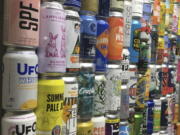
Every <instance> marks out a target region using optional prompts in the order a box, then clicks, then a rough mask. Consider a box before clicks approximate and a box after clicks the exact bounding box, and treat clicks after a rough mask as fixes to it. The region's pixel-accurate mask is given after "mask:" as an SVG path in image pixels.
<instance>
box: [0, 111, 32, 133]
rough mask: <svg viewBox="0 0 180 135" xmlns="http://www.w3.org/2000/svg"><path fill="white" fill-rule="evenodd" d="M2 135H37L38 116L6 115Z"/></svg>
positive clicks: (24, 114)
mask: <svg viewBox="0 0 180 135" xmlns="http://www.w3.org/2000/svg"><path fill="white" fill-rule="evenodd" d="M1 129H2V132H1V134H2V135H35V134H36V115H35V113H33V112H29V113H6V114H5V115H4V116H3V118H2V120H1Z"/></svg>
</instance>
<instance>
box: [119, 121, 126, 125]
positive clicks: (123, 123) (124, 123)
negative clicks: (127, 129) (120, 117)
mask: <svg viewBox="0 0 180 135" xmlns="http://www.w3.org/2000/svg"><path fill="white" fill-rule="evenodd" d="M119 125H120V126H121V125H122V126H123V125H128V122H127V121H120V123H119Z"/></svg>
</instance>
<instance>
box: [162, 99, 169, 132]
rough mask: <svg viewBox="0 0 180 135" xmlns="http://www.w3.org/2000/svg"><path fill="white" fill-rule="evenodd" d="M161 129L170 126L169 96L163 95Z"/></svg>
mask: <svg viewBox="0 0 180 135" xmlns="http://www.w3.org/2000/svg"><path fill="white" fill-rule="evenodd" d="M160 99H161V130H166V129H167V127H168V105H167V98H166V97H161V98H160Z"/></svg>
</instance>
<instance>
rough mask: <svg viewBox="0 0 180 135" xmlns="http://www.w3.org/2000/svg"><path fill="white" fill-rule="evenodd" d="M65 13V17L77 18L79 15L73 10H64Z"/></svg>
mask: <svg viewBox="0 0 180 135" xmlns="http://www.w3.org/2000/svg"><path fill="white" fill-rule="evenodd" d="M65 12H66V15H67V16H73V17H77V18H79V13H78V12H77V11H75V10H70V9H66V10H65Z"/></svg>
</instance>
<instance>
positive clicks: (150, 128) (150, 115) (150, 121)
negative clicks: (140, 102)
mask: <svg viewBox="0 0 180 135" xmlns="http://www.w3.org/2000/svg"><path fill="white" fill-rule="evenodd" d="M153 109H154V101H153V100H149V101H147V110H146V119H147V123H146V124H147V125H146V127H147V134H152V133H153Z"/></svg>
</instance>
